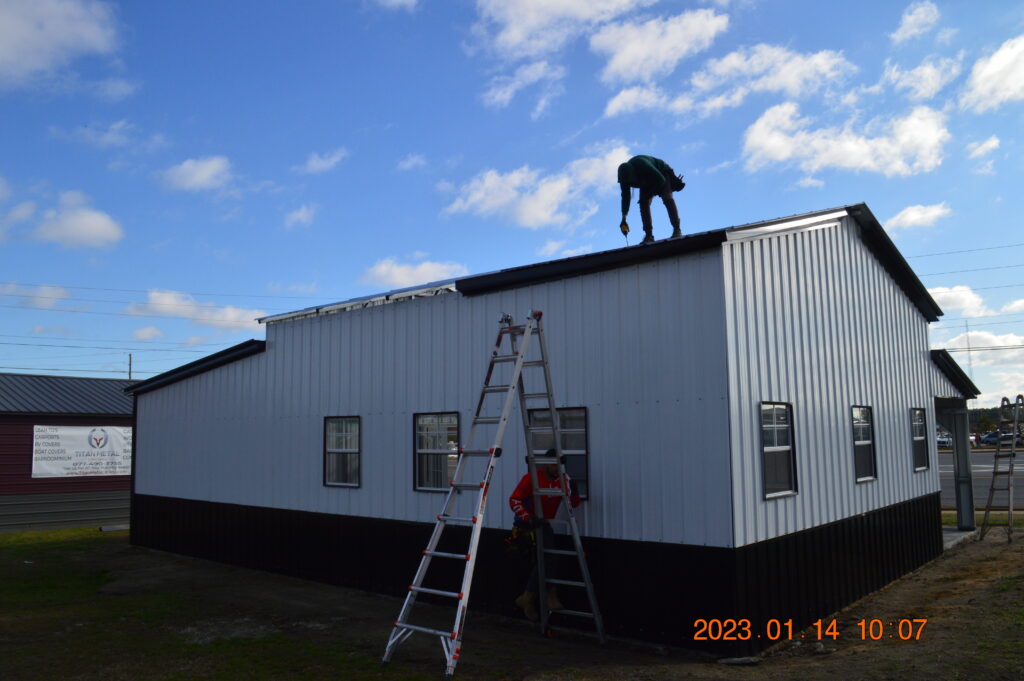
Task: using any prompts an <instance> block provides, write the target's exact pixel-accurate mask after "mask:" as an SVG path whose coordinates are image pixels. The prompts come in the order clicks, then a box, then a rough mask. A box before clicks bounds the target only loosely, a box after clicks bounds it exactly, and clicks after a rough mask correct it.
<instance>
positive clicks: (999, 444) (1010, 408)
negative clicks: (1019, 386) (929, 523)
mask: <svg viewBox="0 0 1024 681" xmlns="http://www.w3.org/2000/svg"><path fill="white" fill-rule="evenodd" d="M1022 409H1024V395H1017V401H1016V402H1014V403H1011V402H1010V398H1008V397H1004V398H1003V400H1002V402H1000V404H999V415H1000V417H1003V416H1004V414H1007V415H1008V414H1010V413H1011V412H1012V414H1013V418H1012V419H1010V418H1009V417H1008V416H1007V417H1005V418H1006V420H1007V421H1010V420H1012V421H1013V430H1012V431H1011V437H1010V451H1008V452H1006V451H1003V439H1002V437H1001V436H1000V437H999V438H998V439H997V440H996V453H995V454H994V455H993V457H992V483H991V484H990V485H989V488H988V502H987V503H986V504H985V518H984V519H983V520H982V521H981V534H980V535H979V537H980V538H981V539H984V538H985V535H986V534H988V531H989V530H990V529H991V528H993V527H1006V541H1007V543H1009V542H1012V541H1013V464H1014V461H1015V460H1016V458H1017V440H1018V438H1019V437H1020V425H1021V410H1022ZM1002 420H1003V418H1000V421H1002ZM1003 461H1005V462H1006V467H1005V468H1004V467H1003V466H1002V465H1001V462H1003ZM1003 481H1005V482H1003ZM997 492H1006V494H1007V496H1006V505H1005V506H1003V505H996V493H997ZM992 511H1005V512H1006V522H1005V523H1002V522H996V521H994V520H993V519H992V518H990V515H991V513H992Z"/></svg>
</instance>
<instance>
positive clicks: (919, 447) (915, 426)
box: [910, 409, 928, 471]
mask: <svg viewBox="0 0 1024 681" xmlns="http://www.w3.org/2000/svg"><path fill="white" fill-rule="evenodd" d="M927 430H928V429H927V423H926V422H925V417H924V409H911V410H910V446H911V449H912V450H913V452H914V470H915V471H923V470H926V469H927V468H928V439H927V436H926V435H927Z"/></svg>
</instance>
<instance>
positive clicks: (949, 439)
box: [935, 433, 953, 449]
mask: <svg viewBox="0 0 1024 681" xmlns="http://www.w3.org/2000/svg"><path fill="white" fill-rule="evenodd" d="M935 443H936V444H937V445H938V446H939V449H952V448H953V436H952V435H950V434H949V433H946V434H944V435H937V436H936V437H935Z"/></svg>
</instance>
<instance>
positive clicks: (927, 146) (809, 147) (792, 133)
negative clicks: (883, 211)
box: [743, 102, 950, 177]
mask: <svg viewBox="0 0 1024 681" xmlns="http://www.w3.org/2000/svg"><path fill="white" fill-rule="evenodd" d="M799 113H800V111H799V107H798V106H797V105H796V104H795V103H793V102H786V103H784V104H779V105H777V106H773V107H772V108H770V109H768V110H767V111H765V112H764V114H762V115H761V117H760V118H759V119H757V121H755V122H754V123H753V125H751V126H750V127H749V128H747V130H746V132H745V133H744V140H743V153H744V155H745V157H746V168H747V170H749V171H756V170H758V169H760V168H762V167H764V166H766V165H768V164H770V163H794V164H796V165H798V166H799V167H800V168H801V169H802V170H803V171H805V172H808V173H814V172H817V171H818V170H820V169H822V168H841V169H845V170H854V171H862V170H867V171H871V172H877V173H882V174H883V175H885V176H887V177H891V176H893V175H901V176H906V175H915V174H917V173H923V172H930V171H932V170H934V169H935V168H937V167H938V166H939V165H940V164H941V163H942V148H943V145H945V143H946V142H947V141H948V140H949V139H950V133H949V131H948V130H947V129H946V125H945V122H946V117H945V114H943V113H941V112H939V111H935V110H933V109H930V108H928V107H926V106H919V107H917V108H915V109H914V110H913V111H912V112H911V113H910V114H908V115H907V116H905V117H903V118H893V119H891V120H889V121H876V122H873V123H872V124H869V125H868V126H866V130H875V129H878V128H881V129H882V131H883V132H882V134H877V135H875V136H869V135H868V134H860V133H858V132H856V131H855V130H854V129H853V121H849V122H847V123H846V124H845V125H844V126H843V127H842V128H818V129H811V128H810V124H811V119H809V118H799Z"/></svg>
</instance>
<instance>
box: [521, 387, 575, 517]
mask: <svg viewBox="0 0 1024 681" xmlns="http://www.w3.org/2000/svg"><path fill="white" fill-rule="evenodd" d="M528 417H529V419H530V425H531V426H548V425H550V424H551V412H550V411H549V410H547V409H531V410H529V412H528ZM558 425H559V428H560V429H561V431H562V452H563V453H565V452H570V451H571V452H579V453H580V454H578V455H569V456H568V457H567V458H566V462H565V470H566V472H567V473H568V474H569V477H571V478H572V479H573V482H575V483H576V489H577V491H578V492H579V494H580V496H581V497H583V498H584V499H585V498H587V496H588V494H589V485H588V484H587V456H586V454H587V453H588V452H587V410H586V408H584V407H563V408H561V409H559V410H558ZM554 446H555V440H554V434H553V433H552V431H550V430H548V431H537V432H531V433H530V447H531V449H532V450H534V451H539V452H545V451H547V450H548V449H551V448H552V447H554Z"/></svg>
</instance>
